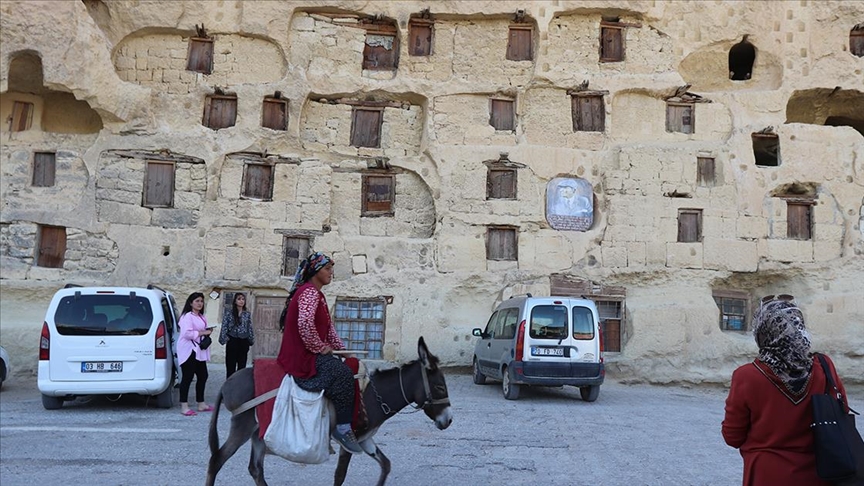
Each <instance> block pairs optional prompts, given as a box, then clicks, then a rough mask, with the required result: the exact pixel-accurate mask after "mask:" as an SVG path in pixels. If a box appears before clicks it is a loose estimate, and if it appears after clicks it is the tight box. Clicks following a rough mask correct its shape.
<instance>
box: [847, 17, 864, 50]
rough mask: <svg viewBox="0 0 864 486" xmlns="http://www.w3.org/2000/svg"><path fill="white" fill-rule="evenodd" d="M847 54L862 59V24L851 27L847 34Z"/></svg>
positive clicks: (863, 39) (863, 45)
mask: <svg viewBox="0 0 864 486" xmlns="http://www.w3.org/2000/svg"><path fill="white" fill-rule="evenodd" d="M849 52H851V53H852V55H853V56H858V57H864V22H861V23H860V24H858V25H856V26H855V27H852V30H851V31H850V32H849Z"/></svg>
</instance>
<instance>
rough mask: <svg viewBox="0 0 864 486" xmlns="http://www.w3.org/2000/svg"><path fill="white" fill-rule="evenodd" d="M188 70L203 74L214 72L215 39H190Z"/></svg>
mask: <svg viewBox="0 0 864 486" xmlns="http://www.w3.org/2000/svg"><path fill="white" fill-rule="evenodd" d="M186 69H187V70H188V71H195V72H198V73H203V74H210V73H212V72H213V39H204V38H201V37H192V38H190V39H189V53H188V55H187V60H186Z"/></svg>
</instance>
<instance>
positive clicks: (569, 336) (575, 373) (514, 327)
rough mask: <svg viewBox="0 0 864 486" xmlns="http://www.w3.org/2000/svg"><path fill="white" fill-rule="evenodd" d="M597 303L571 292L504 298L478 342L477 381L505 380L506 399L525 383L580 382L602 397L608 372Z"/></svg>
mask: <svg viewBox="0 0 864 486" xmlns="http://www.w3.org/2000/svg"><path fill="white" fill-rule="evenodd" d="M599 322H600V319H599V316H598V314H597V306H595V305H594V302H592V301H590V300H587V299H577V298H572V297H532V296H531V294H528V296H527V297H513V298H510V299H509V300H506V301H504V302H502V303H501V304H500V305H499V306H498V308H497V309H495V312H494V313H492V317H490V318H489V322H488V323H487V324H486V328H485V329H480V328H476V329H474V331H473V334H474V335H475V336H477V337H479V338H480V340H479V341H477V344H476V345H475V346H474V360H473V366H474V383H476V384H478V385H482V384H484V383H486V378H487V377H488V378H493V379H496V380H501V383H502V391H503V393H504V398H507V399H508V400H515V399H517V398H519V391H520V386H521V385H537V386H561V385H571V386H577V387H579V391H580V394H581V395H582V399H583V400H585V401H586V402H593V401H595V400H597V397H598V396H599V394H600V385H602V384H603V379H604V377H605V375H606V371H605V368H604V366H603V354H602V353H603V351H602V349H603V339H602V336H601V334H600V327H599Z"/></svg>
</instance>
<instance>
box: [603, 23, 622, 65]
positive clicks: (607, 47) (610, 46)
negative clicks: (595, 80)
mask: <svg viewBox="0 0 864 486" xmlns="http://www.w3.org/2000/svg"><path fill="white" fill-rule="evenodd" d="M619 22H620V19H619V18H617V17H616V18H610V19H603V20H602V21H601V22H600V62H621V61H623V60H624V26H623V25H621V24H620V23H619Z"/></svg>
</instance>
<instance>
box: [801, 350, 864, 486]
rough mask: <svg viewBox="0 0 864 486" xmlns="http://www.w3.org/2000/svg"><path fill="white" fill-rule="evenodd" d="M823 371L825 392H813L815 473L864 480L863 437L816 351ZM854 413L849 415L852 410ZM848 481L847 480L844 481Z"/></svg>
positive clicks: (850, 481) (827, 478)
mask: <svg viewBox="0 0 864 486" xmlns="http://www.w3.org/2000/svg"><path fill="white" fill-rule="evenodd" d="M816 357H817V358H818V359H819V364H820V365H821V366H822V370H823V371H824V372H825V393H823V394H819V395H813V396H812V397H811V398H810V401H811V403H812V404H813V423H812V424H810V428H811V429H813V449H814V451H815V452H816V473H817V474H818V475H819V477H820V478H821V479H824V480H825V481H832V482H837V483H838V484H856V485H857V484H864V483H862V482H859V481H858V480H864V440H862V439H861V435H860V434H858V430H857V429H856V428H855V415H858V412H856V411H854V410H852V409H851V408H850V409H849V411H850V412H852V413H846V412H845V406H844V405H843V395H842V394H841V393H840V390H839V389H838V388H837V385H836V384H835V383H834V378H833V377H832V376H831V369H830V368H829V367H828V363H827V362H826V361H825V357H824V356H823V355H821V354H817V355H816ZM853 413H854V414H855V415H852V414H853ZM847 481H848V482H847Z"/></svg>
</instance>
